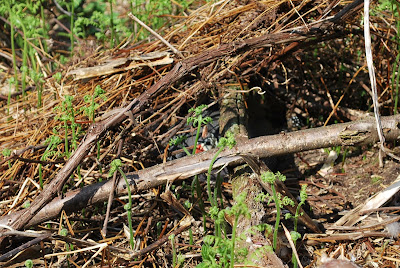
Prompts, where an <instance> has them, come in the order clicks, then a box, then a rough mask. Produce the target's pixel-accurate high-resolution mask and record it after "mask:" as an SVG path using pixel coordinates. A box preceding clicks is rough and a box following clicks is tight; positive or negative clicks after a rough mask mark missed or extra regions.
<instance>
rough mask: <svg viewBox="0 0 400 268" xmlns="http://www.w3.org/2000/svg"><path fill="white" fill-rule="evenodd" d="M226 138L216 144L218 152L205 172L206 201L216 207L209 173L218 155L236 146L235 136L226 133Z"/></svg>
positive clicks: (215, 197)
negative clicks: (227, 148)
mask: <svg viewBox="0 0 400 268" xmlns="http://www.w3.org/2000/svg"><path fill="white" fill-rule="evenodd" d="M225 136H226V137H222V138H220V140H219V142H218V147H219V149H218V151H217V152H216V153H215V155H214V157H213V158H212V159H211V162H210V166H209V167H208V172H207V192H208V199H209V201H210V203H211V205H212V206H216V205H217V200H216V199H217V196H213V194H212V191H211V171H212V168H213V166H214V163H215V161H216V160H217V158H218V156H219V154H220V153H221V152H222V151H223V150H224V149H225V148H226V147H229V149H232V148H233V146H235V145H236V140H235V135H234V134H233V133H232V132H229V131H228V132H227V133H226V135H225Z"/></svg>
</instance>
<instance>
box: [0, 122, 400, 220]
mask: <svg viewBox="0 0 400 268" xmlns="http://www.w3.org/2000/svg"><path fill="white" fill-rule="evenodd" d="M382 126H383V129H384V133H385V138H386V140H387V141H394V140H397V139H398V138H399V137H400V129H399V126H400V115H394V116H386V117H382ZM378 140H379V138H378V134H377V131H376V126H375V119H374V118H372V117H371V118H368V119H364V120H360V121H355V122H349V123H343V124H336V125H331V126H327V127H319V128H314V129H307V130H300V131H295V132H290V133H280V134H277V135H271V136H263V137H258V138H254V139H249V140H247V141H243V142H239V143H238V144H237V145H236V146H235V147H234V148H232V149H231V150H229V149H227V150H225V151H223V152H222V153H221V157H219V159H218V160H217V161H216V162H215V165H214V168H220V167H222V166H224V165H228V164H232V165H233V164H238V163H241V162H243V159H242V157H241V156H240V154H253V155H255V156H257V157H260V158H263V157H271V156H279V155H285V154H290V153H296V152H302V151H307V150H313V149H319V148H327V147H332V146H359V145H366V144H373V143H375V142H376V141H378ZM215 152H216V151H215V150H210V151H206V152H203V153H200V154H196V155H194V156H187V157H184V158H180V159H176V160H173V161H170V162H167V163H165V164H159V165H156V166H153V167H150V168H146V169H143V170H140V171H138V172H134V173H129V174H127V175H128V179H129V180H130V184H131V189H132V190H134V191H143V190H147V189H150V188H153V187H157V186H159V185H162V184H165V183H166V182H167V181H172V180H175V179H177V180H183V179H187V178H190V177H192V176H194V175H196V174H200V173H203V172H206V171H207V170H208V166H209V164H210V162H211V159H212V157H213V156H214V154H215ZM112 190H114V189H111V181H106V182H102V183H97V184H93V185H89V186H86V187H84V188H82V189H80V190H76V191H72V192H69V193H67V194H66V196H65V197H64V198H61V197H57V198H54V199H53V200H52V201H51V202H50V203H48V204H47V205H46V206H45V207H43V208H42V209H41V210H40V211H39V212H38V213H37V214H36V215H35V216H34V217H33V218H32V219H30V221H29V222H28V225H27V226H33V225H36V224H38V223H41V222H44V221H47V220H50V219H52V218H55V217H57V216H58V215H59V214H60V212H61V211H62V210H65V211H66V212H72V211H78V210H80V209H82V208H84V207H87V206H89V205H92V204H95V203H97V202H104V201H106V200H107V199H108V195H109V193H110V191H112ZM115 191H116V194H117V195H118V196H121V195H123V194H126V185H125V181H124V180H119V184H118V185H117V188H116V189H115ZM25 210H26V209H25ZM25 210H20V211H17V212H14V213H12V214H10V215H7V216H3V217H1V218H0V224H4V225H10V223H12V222H15V221H18V219H19V218H20V217H21V215H22V214H23V213H24V211H25Z"/></svg>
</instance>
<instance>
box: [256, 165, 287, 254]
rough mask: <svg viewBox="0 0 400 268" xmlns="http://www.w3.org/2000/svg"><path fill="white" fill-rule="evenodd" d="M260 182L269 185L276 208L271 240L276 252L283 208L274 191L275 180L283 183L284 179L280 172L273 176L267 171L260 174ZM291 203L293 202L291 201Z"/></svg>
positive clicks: (278, 196)
mask: <svg viewBox="0 0 400 268" xmlns="http://www.w3.org/2000/svg"><path fill="white" fill-rule="evenodd" d="M261 180H262V181H263V182H266V183H269V184H270V185H271V189H272V194H273V195H272V197H273V199H274V202H275V207H276V221H275V228H274V236H273V237H274V238H273V243H272V244H273V248H274V250H276V246H277V242H278V229H279V224H280V220H281V208H282V207H283V203H282V200H281V198H280V195H278V193H277V192H276V189H275V180H280V181H282V182H283V181H285V180H286V177H285V176H284V175H282V174H281V173H280V172H277V173H276V174H274V173H273V172H271V171H267V172H264V173H262V174H261ZM292 201H293V200H292Z"/></svg>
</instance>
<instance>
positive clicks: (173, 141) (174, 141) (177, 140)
mask: <svg viewBox="0 0 400 268" xmlns="http://www.w3.org/2000/svg"><path fill="white" fill-rule="evenodd" d="M186 139H187V137H186V136H177V137H175V138H173V139H171V140H170V141H169V145H170V146H171V145H174V146H178V145H181V144H183V143H184V142H185V140H186ZM182 149H183V151H184V152H185V153H186V154H187V155H192V154H191V153H190V152H189V151H188V149H187V148H186V147H185V146H182Z"/></svg>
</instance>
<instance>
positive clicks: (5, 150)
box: [1, 148, 11, 168]
mask: <svg viewBox="0 0 400 268" xmlns="http://www.w3.org/2000/svg"><path fill="white" fill-rule="evenodd" d="M1 153H2V154H3V156H4V157H9V156H10V155H11V150H10V149H8V148H5V149H3V151H2V152H1ZM7 163H8V168H11V161H10V160H8V161H7Z"/></svg>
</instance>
